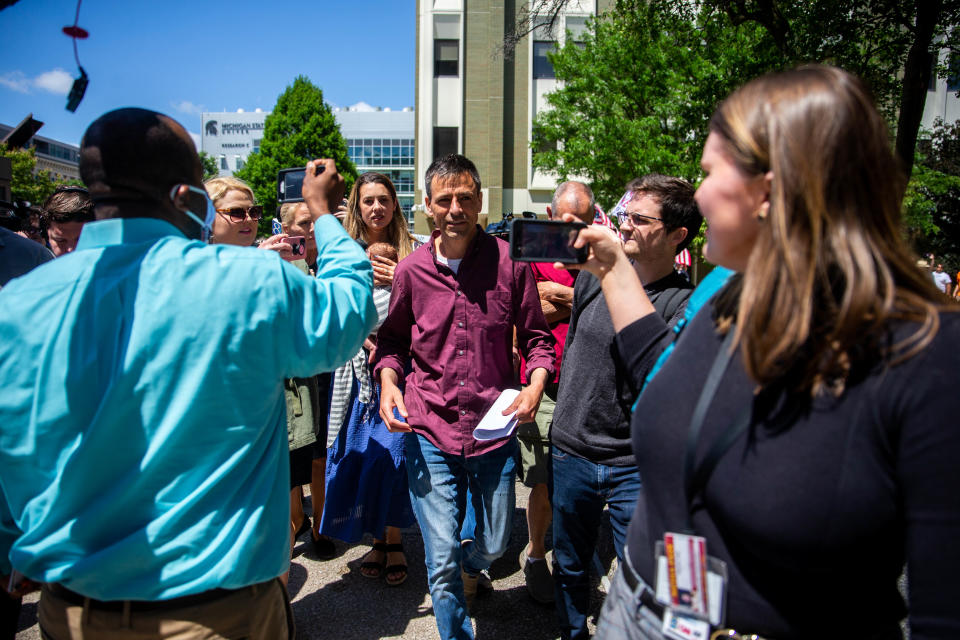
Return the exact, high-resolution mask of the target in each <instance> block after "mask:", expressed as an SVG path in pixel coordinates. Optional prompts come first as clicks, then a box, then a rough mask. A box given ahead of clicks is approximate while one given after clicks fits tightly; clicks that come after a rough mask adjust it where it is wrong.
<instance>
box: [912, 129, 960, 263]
mask: <svg viewBox="0 0 960 640" xmlns="http://www.w3.org/2000/svg"><path fill="white" fill-rule="evenodd" d="M904 214H905V215H904V223H905V226H906V231H907V234H908V236H909V237H910V239H911V240H912V241H913V243H914V245H915V247H916V249H917V252H918V253H920V254H921V255H925V254H927V253H933V254H934V255H935V256H937V261H938V262H943V263H944V267H946V268H947V269H948V270H949V271H950V272H951V274H954V273H956V270H957V269H960V124H956V123H955V124H952V125H944V124H943V123H942V122H939V121H938V122H937V123H936V125H934V128H933V131H931V132H929V133H928V135H924V137H922V138H921V140H920V143H919V145H918V150H917V157H916V162H915V163H914V165H913V175H912V176H911V179H910V184H909V186H908V187H907V196H906V198H905V202H904Z"/></svg>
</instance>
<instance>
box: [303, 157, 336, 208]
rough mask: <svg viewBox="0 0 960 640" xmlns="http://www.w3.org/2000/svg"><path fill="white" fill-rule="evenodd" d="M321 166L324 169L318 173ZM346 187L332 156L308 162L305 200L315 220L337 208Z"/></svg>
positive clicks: (304, 191) (304, 179)
mask: <svg viewBox="0 0 960 640" xmlns="http://www.w3.org/2000/svg"><path fill="white" fill-rule="evenodd" d="M319 167H322V170H321V171H320V172H319V173H317V171H318V168H319ZM345 188H346V183H345V182H344V180H343V176H341V175H340V174H339V173H338V172H337V165H336V163H334V161H333V160H331V159H330V158H321V159H318V160H311V161H310V162H308V163H307V170H306V172H305V174H304V176H303V200H304V202H306V203H307V208H308V209H309V210H310V214H311V215H312V216H313V219H314V220H316V219H317V218H319V217H320V216H322V215H325V214H328V213H333V212H335V211H336V210H337V207H338V206H339V205H340V201H341V200H342V199H343V191H344V189H345Z"/></svg>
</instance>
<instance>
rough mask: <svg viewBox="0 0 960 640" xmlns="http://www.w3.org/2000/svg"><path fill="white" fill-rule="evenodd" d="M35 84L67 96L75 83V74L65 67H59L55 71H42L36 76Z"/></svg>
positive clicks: (39, 87) (40, 87)
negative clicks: (72, 74)
mask: <svg viewBox="0 0 960 640" xmlns="http://www.w3.org/2000/svg"><path fill="white" fill-rule="evenodd" d="M33 84H34V86H35V87H37V88H38V89H43V90H44V91H49V92H50V93H58V94H60V95H64V96H65V95H67V93H69V92H70V87H71V86H72V85H73V76H71V75H70V74H69V73H67V72H66V71H64V70H63V69H60V68H57V69H54V70H53V71H45V72H43V73H41V74H40V75H38V76H37V77H36V78H34V80H33Z"/></svg>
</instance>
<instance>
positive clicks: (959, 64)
mask: <svg viewBox="0 0 960 640" xmlns="http://www.w3.org/2000/svg"><path fill="white" fill-rule="evenodd" d="M947 91H960V56H958V55H957V54H954V53H951V54H950V64H949V66H948V67H947Z"/></svg>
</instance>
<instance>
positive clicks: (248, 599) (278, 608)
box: [38, 579, 294, 640]
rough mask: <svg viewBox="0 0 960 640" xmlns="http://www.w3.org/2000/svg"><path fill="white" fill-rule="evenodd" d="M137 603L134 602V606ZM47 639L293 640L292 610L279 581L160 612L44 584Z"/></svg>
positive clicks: (43, 624)
mask: <svg viewBox="0 0 960 640" xmlns="http://www.w3.org/2000/svg"><path fill="white" fill-rule="evenodd" d="M135 606H136V603H135V604H134V607H135ZM38 617H39V619H40V636H41V637H42V638H43V639H44V640H147V639H148V638H149V639H160V638H163V639H165V640H166V639H169V640H194V639H197V640H199V639H200V638H203V639H204V640H282V639H283V638H291V639H292V638H293V637H294V628H293V614H292V612H291V610H290V601H289V598H288V597H287V591H286V589H285V588H284V586H283V585H282V584H281V583H280V581H279V580H278V579H274V580H272V581H270V582H264V583H261V584H258V585H252V586H249V587H245V588H243V589H238V590H237V591H235V592H232V593H228V594H226V595H224V596H223V597H222V598H219V599H217V600H214V601H212V602H207V603H204V604H202V605H194V606H187V607H181V608H175V609H165V610H160V611H149V610H148V611H142V610H136V609H134V610H131V608H130V606H129V604H128V605H127V606H123V607H121V609H120V610H116V611H112V610H103V609H99V608H97V606H96V603H93V604H91V603H89V602H87V603H86V604H84V605H77V604H73V603H70V602H67V601H65V600H63V599H62V598H60V597H58V596H57V595H55V594H54V593H52V592H51V591H50V589H49V588H48V587H46V586H45V587H44V588H43V591H42V594H41V597H40V606H39V614H38Z"/></svg>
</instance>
